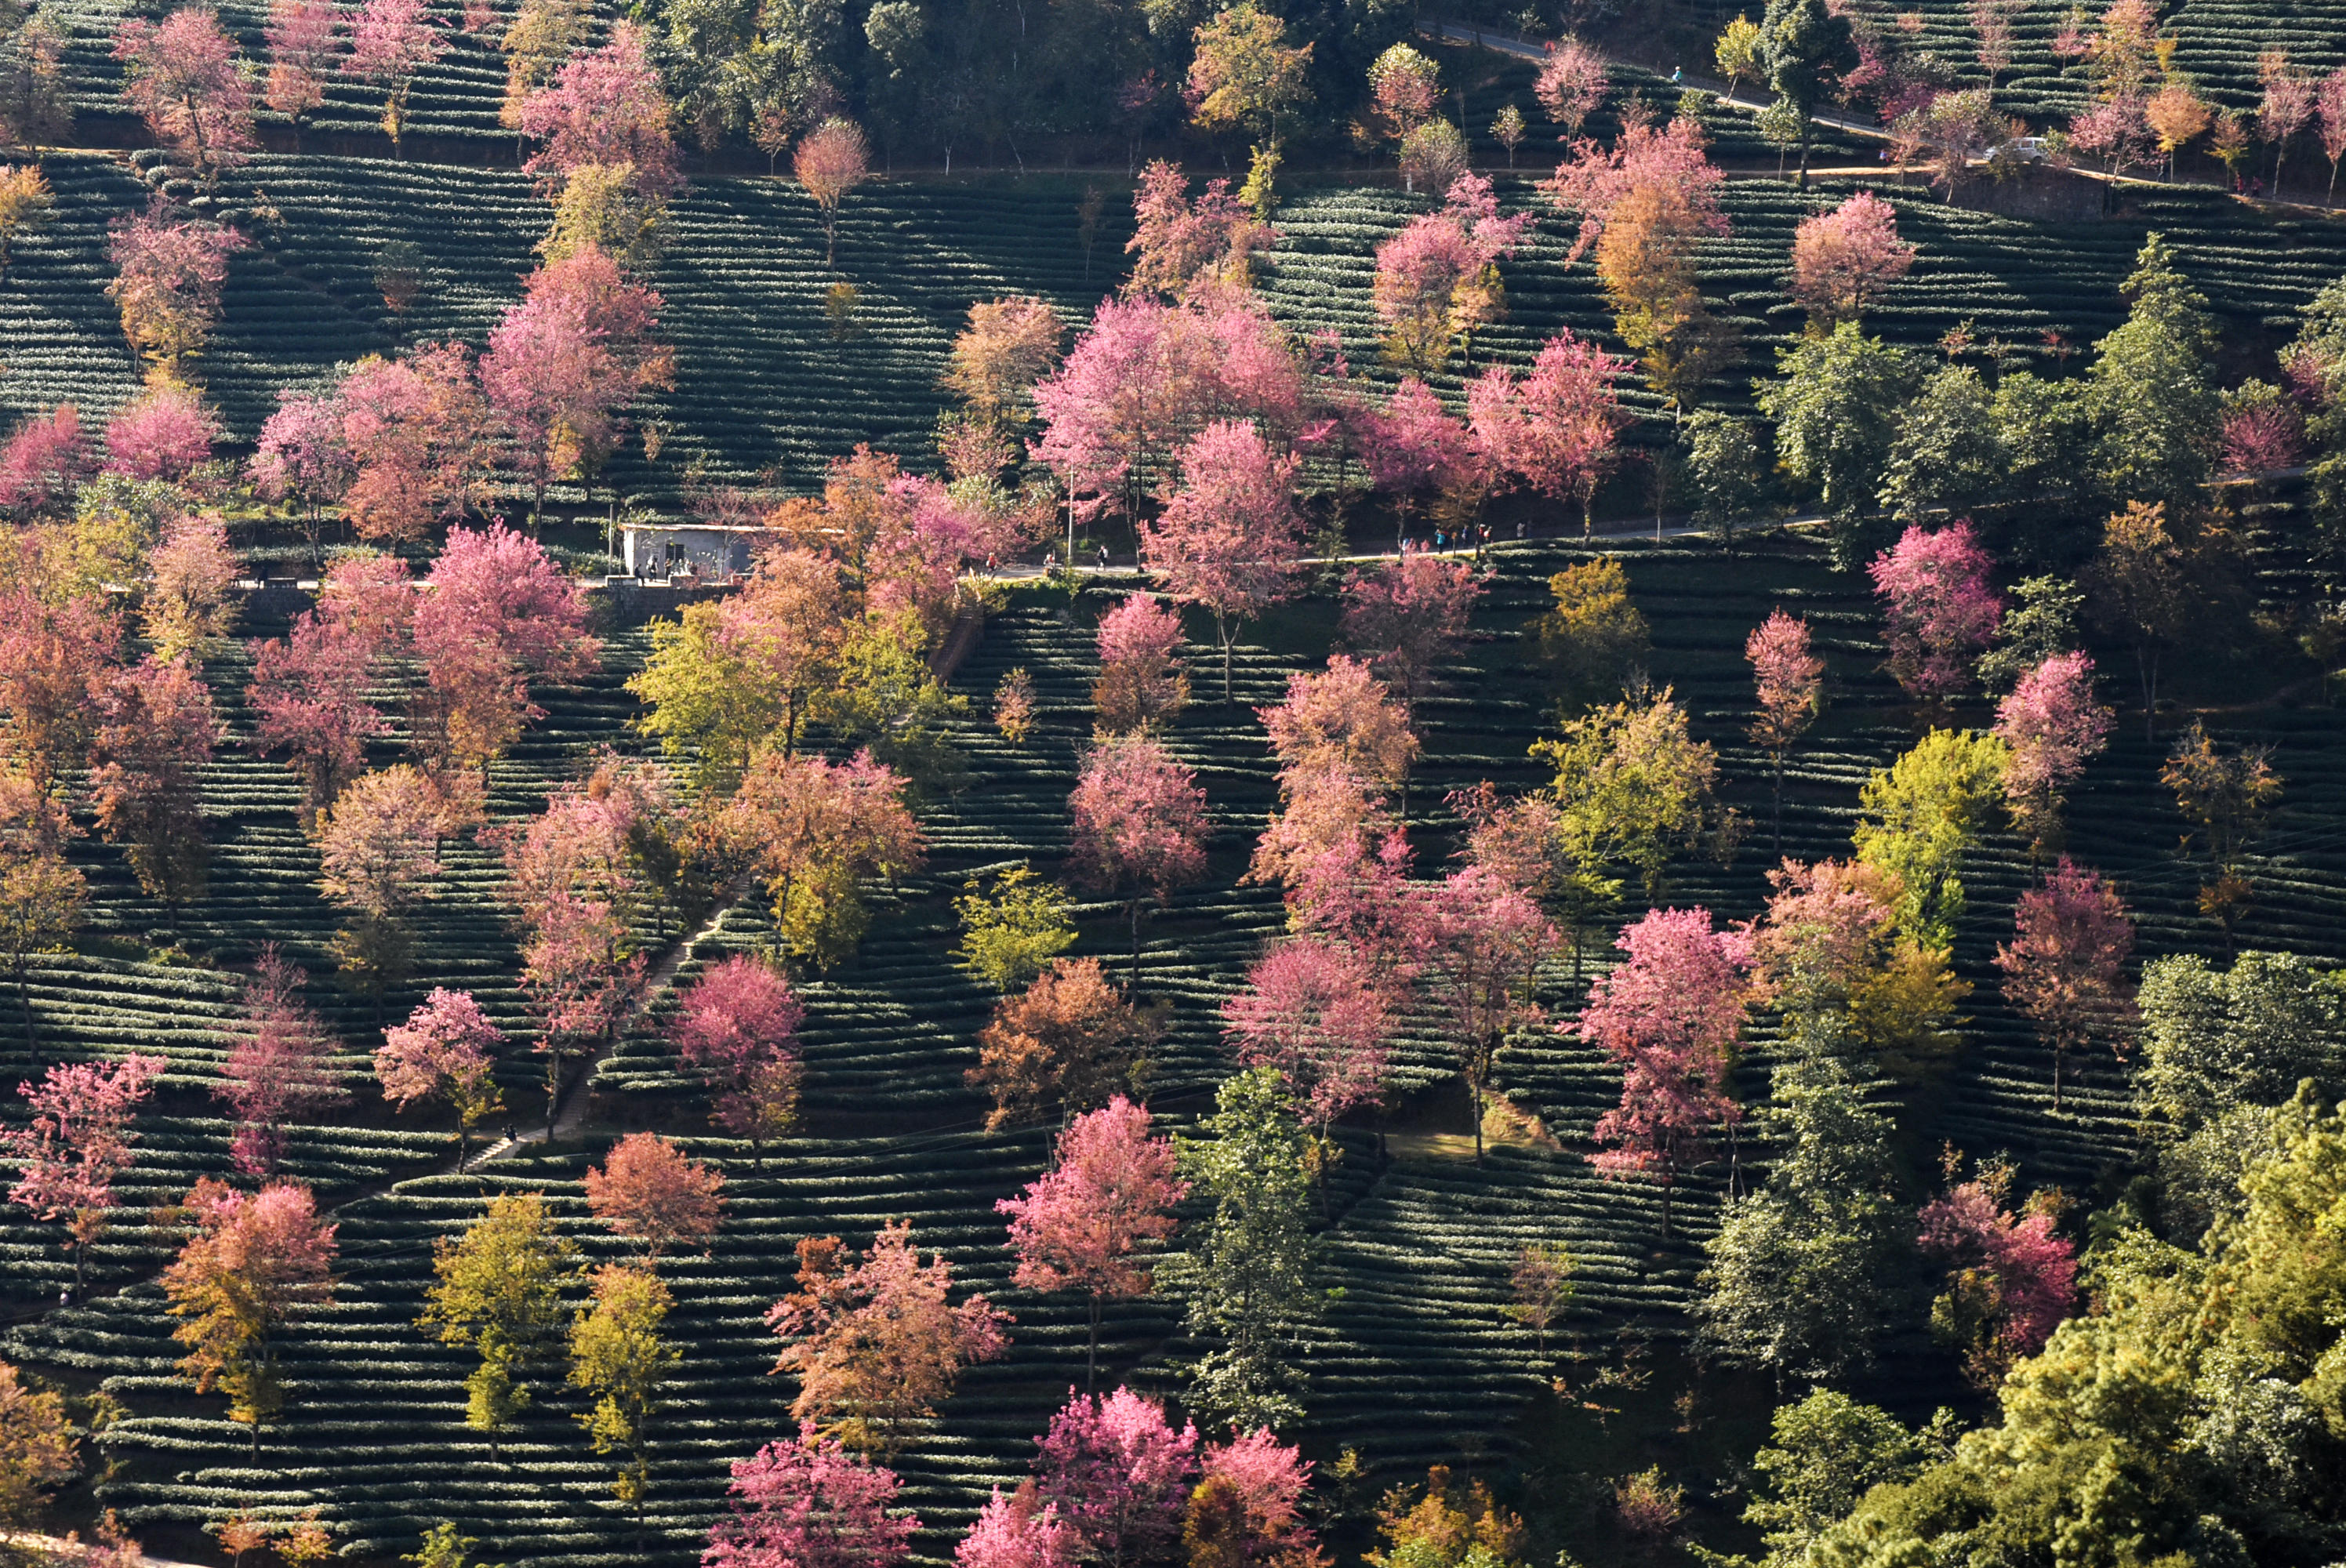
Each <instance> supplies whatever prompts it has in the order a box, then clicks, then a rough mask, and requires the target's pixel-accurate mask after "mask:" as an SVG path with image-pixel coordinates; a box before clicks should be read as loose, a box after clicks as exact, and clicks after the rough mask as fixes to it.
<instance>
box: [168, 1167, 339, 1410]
mask: <svg viewBox="0 0 2346 1568" xmlns="http://www.w3.org/2000/svg"><path fill="white" fill-rule="evenodd" d="M180 1207H181V1209H182V1211H183V1212H184V1213H185V1214H187V1215H188V1216H189V1218H190V1219H191V1220H192V1221H193V1223H194V1227H195V1234H194V1235H193V1236H191V1237H189V1238H188V1243H187V1245H186V1246H184V1247H181V1248H180V1249H179V1257H176V1258H173V1259H172V1260H171V1264H170V1266H169V1267H168V1268H165V1269H164V1270H163V1280H162V1284H163V1294H164V1295H165V1296H166V1297H168V1298H169V1299H170V1303H171V1313H172V1315H173V1316H174V1317H178V1318H184V1319H187V1321H185V1322H183V1323H181V1324H180V1325H179V1327H178V1328H177V1329H172V1330H171V1337H172V1338H173V1339H177V1340H179V1343H181V1344H182V1345H185V1346H187V1347H188V1354H187V1355H186V1356H185V1357H184V1358H183V1359H181V1360H180V1362H179V1373H180V1375H181V1376H183V1377H185V1378H187V1379H189V1380H190V1381H192V1382H193V1383H194V1384H195V1386H196V1391H197V1392H198V1393H209V1392H211V1390H214V1389H215V1388H217V1389H220V1390H224V1391H225V1392H226V1393H227V1394H228V1397H229V1406H228V1415H229V1420H232V1421H240V1422H242V1423H244V1424H245V1425H247V1426H249V1427H250V1428H251V1430H252V1450H253V1452H254V1453H256V1454H257V1453H259V1452H260V1429H261V1427H262V1425H263V1424H264V1423H266V1422H269V1421H273V1420H276V1419H277V1417H278V1415H279V1413H280V1411H281V1410H283V1409H284V1404H285V1385H284V1382H283V1380H281V1379H280V1377H279V1375H278V1371H277V1353H276V1337H277V1335H278V1333H279V1332H280V1330H281V1329H283V1328H284V1326H285V1324H286V1323H287V1321H288V1320H289V1319H291V1318H293V1317H295V1316H296V1315H298V1314H301V1313H303V1312H307V1311H312V1310H315V1309H317V1308H321V1307H323V1306H325V1305H326V1304H327V1303H329V1302H331V1300H332V1299H333V1295H334V1279H333V1276H332V1274H331V1272H330V1270H331V1268H332V1265H333V1260H334V1233H335V1231H336V1230H337V1229H338V1228H339V1227H336V1226H333V1225H331V1224H325V1223H321V1221H320V1220H319V1218H318V1206H317V1200H316V1199H315V1198H314V1197H313V1196H311V1192H310V1189H309V1188H308V1187H306V1186H301V1185H300V1184H298V1183H295V1182H270V1183H269V1184H267V1185H266V1186H262V1187H261V1188H260V1191H258V1192H252V1193H245V1192H239V1191H238V1190H237V1189H235V1188H234V1187H231V1186H229V1185H228V1184H227V1183H226V1182H221V1181H215V1180H213V1179H212V1178H211V1177H210V1176H205V1177H204V1178H202V1179H201V1180H199V1181H198V1182H197V1183H196V1185H195V1187H194V1189H193V1190H191V1191H190V1192H189V1194H188V1196H187V1198H186V1200H185V1202H184V1203H183V1204H182V1205H181V1206H180Z"/></svg>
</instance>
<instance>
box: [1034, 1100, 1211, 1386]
mask: <svg viewBox="0 0 2346 1568" xmlns="http://www.w3.org/2000/svg"><path fill="white" fill-rule="evenodd" d="M1148 1125H1149V1123H1148V1109H1147V1108H1146V1107H1145V1106H1140V1105H1134V1104H1133V1103H1132V1102H1131V1101H1129V1100H1127V1099H1126V1098H1125V1097H1124V1096H1123V1095H1117V1096H1116V1097H1115V1098H1114V1099H1112V1100H1110V1101H1109V1102H1108V1103H1107V1105H1103V1106H1101V1107H1100V1108H1099V1109H1098V1110H1096V1111H1089V1112H1086V1113H1085V1114H1084V1115H1080V1116H1077V1117H1076V1119H1075V1120H1074V1121H1073V1122H1071V1123H1069V1124H1068V1125H1067V1129H1066V1132H1064V1133H1062V1134H1060V1135H1059V1147H1058V1159H1057V1163H1056V1164H1055V1165H1053V1166H1052V1167H1051V1168H1050V1169H1049V1170H1047V1171H1045V1172H1044V1173H1043V1175H1042V1176H1038V1177H1037V1178H1035V1180H1034V1181H1031V1182H1029V1183H1027V1184H1026V1189H1025V1192H1024V1193H1022V1194H1021V1195H1020V1196H1017V1197H1005V1198H1004V1199H1002V1200H1001V1201H1000V1202H998V1203H996V1204H995V1205H994V1209H995V1210H996V1212H998V1213H1002V1214H1006V1215H1008V1216H1009V1217H1010V1246H1011V1249H1012V1250H1013V1251H1015V1252H1016V1253H1017V1254H1018V1270H1017V1272H1016V1274H1015V1275H1014V1276H1013V1277H1012V1278H1013V1281H1014V1282H1015V1284H1017V1285H1018V1286H1019V1287H1021V1288H1024V1289H1027V1290H1080V1291H1082V1292H1083V1293H1084V1296H1085V1298H1086V1307H1087V1308H1088V1309H1089V1314H1090V1319H1091V1329H1090V1335H1089V1338H1088V1339H1086V1346H1085V1351H1084V1387H1085V1390H1086V1392H1088V1391H1089V1390H1090V1388H1091V1383H1092V1379H1093V1377H1094V1375H1095V1374H1096V1370H1097V1368H1098V1365H1099V1325H1100V1308H1101V1306H1102V1304H1103V1303H1105V1302H1107V1301H1111V1300H1129V1299H1131V1298H1135V1297H1139V1296H1146V1295H1148V1292H1149V1289H1150V1288H1151V1286H1152V1284H1153V1279H1152V1277H1151V1275H1150V1273H1149V1270H1148V1266H1147V1264H1146V1262H1145V1261H1144V1259H1145V1257H1146V1256H1147V1254H1148V1253H1149V1252H1151V1251H1153V1250H1155V1249H1157V1248H1158V1247H1163V1246H1164V1245H1165V1243H1166V1242H1167V1241H1168V1240H1170V1239H1171V1238H1172V1236H1173V1231H1174V1228H1175V1221H1174V1218H1173V1209H1174V1208H1175V1207H1176V1206H1178V1204H1179V1203H1180V1202H1181V1200H1182V1199H1183V1198H1185V1197H1187V1196H1188V1194H1189V1184H1188V1183H1187V1182H1185V1181H1183V1180H1182V1179H1181V1178H1180V1177H1179V1176H1178V1175H1176V1174H1175V1161H1174V1157H1173V1145H1172V1144H1171V1143H1170V1142H1169V1141H1168V1140H1167V1139H1164V1138H1152V1137H1150V1136H1149V1135H1148Z"/></svg>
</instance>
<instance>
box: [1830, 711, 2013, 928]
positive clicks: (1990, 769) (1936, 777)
mask: <svg viewBox="0 0 2346 1568" xmlns="http://www.w3.org/2000/svg"><path fill="white" fill-rule="evenodd" d="M2004 756H2005V748H2004V742H2003V741H2001V740H1998V739H1997V738H1995V737H1994V736H1992V735H1977V734H1974V733H1973V732H1972V731H1970V730H1968V729H1965V730H1953V729H1933V731H1931V733H1930V734H1928V735H1926V736H1924V737H1923V738H1922V739H1921V740H1919V741H1917V742H1915V743H1914V746H1913V749H1911V750H1909V751H1907V752H1906V753H1904V754H1903V755H1902V756H1901V757H1900V758H1899V759H1897V760H1896V761H1895V762H1893V763H1892V764H1891V765H1890V766H1889V767H1888V768H1887V769H1876V770H1875V772H1874V773H1873V775H1872V777H1871V778H1869V779H1866V781H1865V786H1864V788H1863V789H1862V790H1860V791H1859V794H1858V804H1859V807H1860V809H1862V811H1863V812H1864V815H1863V817H1862V819H1861V820H1859V822H1858V825H1857V831H1856V834H1855V835H1854V837H1855V840H1856V844H1857V858H1858V859H1859V860H1862V861H1863V862H1864V863H1865V864H1867V865H1869V866H1874V867H1878V868H1880V869H1881V870H1882V871H1889V872H1891V873H1892V874H1894V875H1895V876H1896V877H1897V878H1898V880H1899V882H1900V884H1901V885H1902V888H1903V890H1904V896H1903V899H1902V901H1901V904H1900V907H1899V911H1898V919H1899V923H1900V925H1901V926H1902V928H1903V929H1904V930H1905V931H1906V932H1907V933H1908V934H1909V935H1911V936H1913V938H1914V939H1915V940H1916V941H1917V942H1921V943H1922V944H1923V946H1924V947H1926V948H1943V947H1946V946H1947V945H1948V944H1949V943H1951V942H1953V941H1954V932H1955V921H1957V920H1958V919H1960V918H1961V917H1962V915H1963V912H1964V884H1963V881H1962V878H1961V875H1960V872H1961V871H1962V869H1963V858H1964V850H1968V849H1969V848H1971V846H1972V843H1973V841H1974V840H1975V839H1976V838H1977V837H1978V836H1979V831H1980V830H1981V828H1983V827H1984V826H1985V825H1986V824H1987V822H1988V821H1989V820H1991V818H1992V816H1993V814H1994V810H1995V808H1996V806H1997V805H1998V803H1999V802H2000V801H2001V800H2002V799H2003V794H2002V790H2003V784H2002V780H2003V778H2004Z"/></svg>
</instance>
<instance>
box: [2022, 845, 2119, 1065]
mask: <svg viewBox="0 0 2346 1568" xmlns="http://www.w3.org/2000/svg"><path fill="white" fill-rule="evenodd" d="M2013 926H2014V932H2015V934H2014V937H2013V940H2012V941H2011V942H2006V943H2004V944H2002V945H2000V946H1999V947H1997V949H1996V950H1995V966H1996V968H1998V969H2000V970H2002V971H2003V972H2004V1000H2005V1001H2006V1002H2009V1003H2011V1004H2012V1006H2013V1010H2014V1011H2015V1012H2016V1013H2019V1014H2020V1015H2021V1016H2022V1017H2024V1018H2025V1019H2027V1020H2028V1021H2029V1023H2032V1024H2034V1025H2035V1027H2036V1033H2037V1037H2038V1038H2039V1039H2041V1040H2043V1041H2044V1042H2045V1044H2047V1045H2049V1046H2051V1047H2052V1048H2053V1108H2054V1110H2055V1111H2058V1110H2060V1108H2061V1066H2062V1063H2063V1062H2064V1060H2066V1057H2067V1055H2068V1054H2069V1053H2070V1052H2071V1051H2074V1050H2080V1049H2083V1048H2084V1047H2085V1046H2086V1045H2088V1044H2092V1043H2093V1042H2094V1041H2095V1040H2096V1038H2100V1039H2102V1040H2105V1041H2106V1042H2107V1043H2108V1044H2110V1045H2111V1047H2112V1048H2113V1049H2115V1050H2116V1051H2117V1054H2119V1055H2121V1056H2123V1055H2124V1054H2126V1052H2127V1045H2128V1044H2129V1037H2130V1035H2131V1033H2132V1029H2133V1024H2134V1019H2135V1005H2134V988H2133V986H2132V985H2130V984H2129V983H2127V978H2126V961H2127V956H2128V955H2129V954H2130V953H2132V952H2134V921H2132V920H2131V919H2130V918H2128V916H2127V911H2126V904H2125V902H2124V901H2122V900H2121V899H2120V898H2119V897H2118V894H2117V889H2116V888H2113V887H2112V886H2110V884H2109V883H2108V882H2106V881H2104V880H2103V879H2102V878H2101V876H2100V875H2099V874H2097V873H2096V872H2094V871H2089V870H2087V869H2086V868H2085V867H2083V866H2079V865H2076V864H2073V863H2072V862H2071V861H2070V860H2069V857H2068V856H2066V855H2064V856H2062V857H2061V859H2060V861H2059V863H2057V864H2056V865H2055V867H2054V868H2053V870H2052V871H2049V872H2047V873H2046V874H2045V885H2044V886H2043V887H2039V888H2031V889H2030V890H2028V891H2026V892H2025V893H2023V894H2021V895H2020V904H2019V907H2018V909H2017V910H2015V911H2014V916H2013Z"/></svg>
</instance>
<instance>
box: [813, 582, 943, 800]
mask: <svg viewBox="0 0 2346 1568" xmlns="http://www.w3.org/2000/svg"><path fill="white" fill-rule="evenodd" d="M926 642H927V639H926V636H925V635H924V634H923V631H922V629H921V626H920V623H919V622H918V621H916V620H914V619H913V618H912V617H910V616H900V617H891V618H882V617H879V616H873V617H870V618H868V619H866V620H864V621H863V622H862V623H861V624H859V625H858V626H855V627H854V629H853V630H852V631H851V632H850V633H849V634H848V637H847V641H846V643H845V645H844V646H843V647H841V649H840V653H839V673H838V678H837V683H836V684H835V685H833V686H832V687H830V689H828V690H825V691H821V692H818V693H817V694H816V696H815V699H814V704H813V715H814V718H816V719H817V720H818V721H819V722H820V723H821V724H823V725H825V726H827V727H828V728H830V730H831V733H832V734H833V735H835V736H837V737H838V738H839V739H840V741H841V744H842V745H844V746H847V747H849V748H870V750H871V752H872V759H873V760H874V761H876V762H879V763H881V764H882V765H883V766H886V767H889V768H892V769H895V770H896V771H897V772H898V773H900V774H902V775H903V777H904V779H906V780H907V781H908V782H909V783H911V785H912V786H913V789H915V790H917V791H919V792H921V793H923V794H927V795H931V796H933V795H934V794H935V793H936V792H938V791H940V790H943V791H944V792H945V793H948V794H950V793H953V792H954V791H955V790H957V789H960V788H961V786H962V785H963V784H964V782H965V781H966V780H967V779H968V777H969V770H968V769H967V768H966V767H965V766H964V764H963V762H962V759H961V753H960V752H959V751H958V750H956V749H955V748H954V744H953V741H952V739H951V738H950V736H949V734H948V731H947V726H949V725H950V724H952V723H953V722H954V721H955V720H957V719H959V718H962V717H963V716H964V715H965V714H966V713H967V712H968V711H969V698H967V697H961V696H958V695H956V694H954V693H952V692H949V691H947V690H946V689H945V688H944V686H943V683H942V682H940V681H939V680H938V679H937V677H936V675H935V673H934V672H933V671H932V670H931V669H930V668H929V661H928V655H927V649H926Z"/></svg>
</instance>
